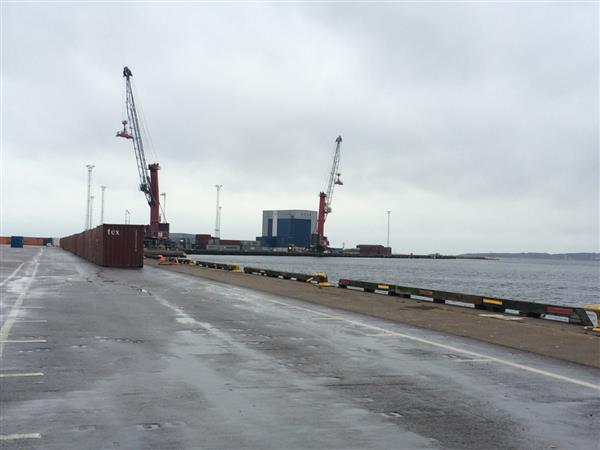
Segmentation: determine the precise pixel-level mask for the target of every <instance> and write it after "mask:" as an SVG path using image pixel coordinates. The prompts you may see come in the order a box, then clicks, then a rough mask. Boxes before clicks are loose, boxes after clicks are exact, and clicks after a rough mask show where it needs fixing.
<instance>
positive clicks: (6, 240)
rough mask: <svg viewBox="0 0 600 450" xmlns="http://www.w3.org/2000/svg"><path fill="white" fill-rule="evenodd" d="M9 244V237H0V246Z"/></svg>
mask: <svg viewBox="0 0 600 450" xmlns="http://www.w3.org/2000/svg"><path fill="white" fill-rule="evenodd" d="M8 244H10V236H0V245H8Z"/></svg>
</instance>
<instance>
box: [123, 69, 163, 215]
mask: <svg viewBox="0 0 600 450" xmlns="http://www.w3.org/2000/svg"><path fill="white" fill-rule="evenodd" d="M132 75H133V74H132V73H131V70H129V67H127V66H125V67H124V68H123V77H125V91H126V94H125V95H126V98H125V108H126V109H127V119H128V121H129V126H130V128H131V133H129V132H128V131H127V121H125V120H124V121H123V130H121V131H119V132H118V133H117V136H118V137H122V138H125V139H131V140H132V142H133V150H134V152H135V159H136V162H137V169H138V175H139V178H140V191H142V192H143V193H144V194H145V195H146V200H147V201H148V204H149V205H150V206H154V205H155V204H156V201H157V199H156V198H154V196H153V195H152V189H150V177H149V175H148V165H147V164H146V154H145V153H144V143H143V142H142V133H141V129H140V121H139V119H138V115H137V110H136V108H135V99H134V98H133V90H132V89H131V80H130V78H131V76H132Z"/></svg>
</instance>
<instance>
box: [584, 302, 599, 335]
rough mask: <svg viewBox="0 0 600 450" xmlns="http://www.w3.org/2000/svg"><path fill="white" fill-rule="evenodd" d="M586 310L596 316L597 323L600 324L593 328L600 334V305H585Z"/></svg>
mask: <svg viewBox="0 0 600 450" xmlns="http://www.w3.org/2000/svg"><path fill="white" fill-rule="evenodd" d="M584 309H585V310H586V311H589V312H592V313H595V314H596V322H598V325H596V326H595V327H593V328H592V331H595V332H596V333H600V305H585V308H584Z"/></svg>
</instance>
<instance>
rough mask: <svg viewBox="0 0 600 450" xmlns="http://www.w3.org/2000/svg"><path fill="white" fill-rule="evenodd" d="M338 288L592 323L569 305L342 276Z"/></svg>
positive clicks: (585, 323)
mask: <svg viewBox="0 0 600 450" xmlns="http://www.w3.org/2000/svg"><path fill="white" fill-rule="evenodd" d="M338 287H340V288H355V289H362V290H363V291H365V292H381V293H384V294H387V295H395V296H399V297H403V298H414V297H417V299H419V298H425V299H432V300H433V302H434V303H446V302H447V301H452V302H459V303H466V304H471V305H473V306H474V307H475V308H476V309H483V310H488V311H494V312H505V311H506V310H511V311H517V312H518V314H519V315H521V316H526V317H535V318H546V316H558V317H564V318H566V319H568V322H569V323H572V324H577V325H585V326H593V322H592V320H591V319H590V317H589V316H588V315H587V313H586V312H585V309H584V308H577V307H571V306H561V305H551V304H546V303H536V302H527V301H522V300H510V299H504V298H496V297H484V296H481V295H472V294H460V293H457V292H447V291H438V290H435V289H422V288H415V287H410V286H399V285H395V284H388V283H371V282H368V281H357V280H348V279H345V278H344V279H341V280H339V282H338Z"/></svg>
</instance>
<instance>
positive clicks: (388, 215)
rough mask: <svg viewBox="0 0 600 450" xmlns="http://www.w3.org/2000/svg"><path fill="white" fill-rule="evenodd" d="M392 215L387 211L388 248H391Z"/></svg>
mask: <svg viewBox="0 0 600 450" xmlns="http://www.w3.org/2000/svg"><path fill="white" fill-rule="evenodd" d="M391 213H392V211H387V219H388V220H387V245H386V247H388V248H389V246H390V214H391Z"/></svg>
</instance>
